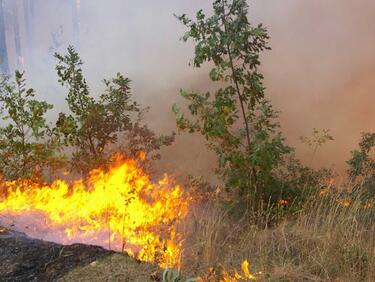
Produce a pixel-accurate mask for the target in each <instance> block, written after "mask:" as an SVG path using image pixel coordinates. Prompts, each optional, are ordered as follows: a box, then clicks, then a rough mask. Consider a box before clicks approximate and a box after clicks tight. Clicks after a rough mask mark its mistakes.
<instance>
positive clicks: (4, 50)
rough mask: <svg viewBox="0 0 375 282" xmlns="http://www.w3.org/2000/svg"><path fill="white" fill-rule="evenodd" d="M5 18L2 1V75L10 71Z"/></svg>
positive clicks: (0, 52)
mask: <svg viewBox="0 0 375 282" xmlns="http://www.w3.org/2000/svg"><path fill="white" fill-rule="evenodd" d="M4 18H5V17H4V9H3V0H0V74H2V73H4V74H7V73H8V71H9V65H8V50H7V46H6V35H5V20H4Z"/></svg>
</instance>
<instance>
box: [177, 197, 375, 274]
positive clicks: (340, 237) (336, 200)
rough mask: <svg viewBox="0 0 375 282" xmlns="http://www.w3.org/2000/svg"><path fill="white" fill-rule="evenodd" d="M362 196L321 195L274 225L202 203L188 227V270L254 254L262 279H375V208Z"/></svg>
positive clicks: (202, 270) (253, 266)
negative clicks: (234, 218)
mask: <svg viewBox="0 0 375 282" xmlns="http://www.w3.org/2000/svg"><path fill="white" fill-rule="evenodd" d="M360 196H361V195H357V197H355V198H354V199H351V200H349V199H345V198H342V196H340V195H339V194H335V195H329V194H328V195H324V196H322V197H316V198H315V199H312V200H311V201H309V202H308V203H307V204H306V205H305V206H304V207H303V209H301V210H300V211H299V212H298V213H296V214H295V215H291V216H289V217H287V218H285V219H284V220H283V221H281V222H280V223H279V224H277V225H274V226H272V227H270V226H268V225H267V224H265V225H264V224H262V225H261V226H263V227H259V226H260V225H259V224H253V223H252V222H251V221H248V220H245V219H242V220H239V221H235V223H233V222H234V221H233V219H232V218H231V216H230V215H229V214H228V212H226V211H223V209H222V207H221V206H220V205H218V204H216V203H215V202H205V203H203V204H199V205H196V206H195V207H193V208H192V210H191V213H190V218H189V219H188V220H187V221H186V223H185V225H184V226H183V231H184V233H185V238H186V240H185V248H184V253H183V258H182V264H183V267H182V271H183V273H184V275H186V276H187V277H192V276H197V275H203V274H204V273H205V272H206V271H207V269H208V268H209V267H214V268H215V267H216V268H219V267H221V266H223V267H225V268H226V269H233V268H234V267H237V268H238V266H239V265H240V264H241V262H242V261H243V260H244V259H248V260H249V261H250V264H251V271H252V272H253V273H257V272H262V274H258V279H259V280H260V281H375V225H374V220H375V212H374V208H373V207H371V205H366V206H364V204H363V201H361V199H360V198H361V197H360Z"/></svg>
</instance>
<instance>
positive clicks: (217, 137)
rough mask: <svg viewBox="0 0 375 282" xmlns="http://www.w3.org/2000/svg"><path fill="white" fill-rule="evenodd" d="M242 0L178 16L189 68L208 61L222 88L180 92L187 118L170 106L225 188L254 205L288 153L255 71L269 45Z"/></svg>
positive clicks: (220, 2)
mask: <svg viewBox="0 0 375 282" xmlns="http://www.w3.org/2000/svg"><path fill="white" fill-rule="evenodd" d="M247 15H248V5H247V3H246V1H245V0H216V1H214V3H213V15H212V16H210V17H208V16H206V15H205V13H204V12H203V11H202V10H200V11H198V13H197V14H196V20H195V21H193V20H191V19H189V18H188V17H187V16H186V15H182V16H178V19H179V20H180V21H181V22H182V23H183V24H184V25H185V26H186V27H187V29H188V31H187V32H186V33H185V35H184V36H183V40H184V41H187V40H188V39H192V40H193V41H194V42H195V44H196V45H195V56H194V60H193V61H194V66H195V67H197V68H199V67H201V65H202V64H204V63H206V62H209V63H210V66H212V68H211V71H210V73H209V77H210V79H211V80H212V81H213V82H217V84H218V85H219V86H220V87H221V88H219V89H218V90H216V91H215V92H214V93H210V92H207V93H198V92H186V91H181V95H182V96H183V97H184V98H186V99H187V100H188V101H189V107H188V108H189V111H190V114H191V115H190V118H189V117H186V116H185V115H184V114H183V113H182V112H181V110H180V109H179V108H178V107H177V106H174V107H173V111H174V112H175V114H176V118H177V124H178V127H179V128H180V129H182V130H188V131H189V132H196V131H197V132H200V133H201V134H202V135H203V136H204V137H205V138H206V140H207V143H208V147H209V149H211V150H213V151H214V152H215V153H216V154H217V157H218V173H219V175H220V176H222V178H223V179H224V180H225V184H226V187H227V188H228V189H235V190H236V191H237V192H239V195H240V197H241V198H244V197H245V198H246V199H247V200H249V198H251V199H252V200H253V201H254V203H260V202H261V200H263V199H264V200H267V198H268V197H269V194H268V193H267V191H266V189H267V187H268V186H269V183H270V181H272V171H273V169H274V168H275V167H276V166H277V165H278V164H279V162H280V161H281V159H282V156H283V155H284V154H285V153H287V152H289V150H290V149H289V148H288V147H286V146H284V144H283V138H282V136H281V134H280V133H278V132H276V130H277V128H278V124H277V123H276V122H274V121H273V120H274V119H275V118H276V117H277V112H275V111H274V110H273V109H272V106H271V104H270V102H269V101H267V100H266V99H265V97H264V86H263V83H262V80H263V76H262V74H261V73H260V72H259V66H260V60H259V54H260V52H261V51H263V50H266V49H269V47H268V43H267V41H268V39H269V36H268V34H267V30H266V29H265V28H264V27H263V26H262V25H261V24H260V25H258V26H253V25H251V24H250V23H249V21H248V18H247Z"/></svg>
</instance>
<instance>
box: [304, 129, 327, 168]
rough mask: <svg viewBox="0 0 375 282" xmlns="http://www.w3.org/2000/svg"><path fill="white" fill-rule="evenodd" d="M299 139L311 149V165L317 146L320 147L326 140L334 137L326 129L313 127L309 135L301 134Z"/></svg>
mask: <svg viewBox="0 0 375 282" xmlns="http://www.w3.org/2000/svg"><path fill="white" fill-rule="evenodd" d="M300 140H301V142H302V143H304V144H307V145H308V146H309V147H311V148H312V150H313V152H312V155H311V160H310V166H311V165H312V162H313V160H314V157H315V154H316V152H317V150H318V148H320V147H322V146H323V145H324V144H325V143H327V142H328V141H332V140H334V139H333V137H332V135H331V134H330V131H329V130H328V129H322V130H318V129H316V128H314V129H313V131H312V133H311V136H309V137H307V136H301V137H300Z"/></svg>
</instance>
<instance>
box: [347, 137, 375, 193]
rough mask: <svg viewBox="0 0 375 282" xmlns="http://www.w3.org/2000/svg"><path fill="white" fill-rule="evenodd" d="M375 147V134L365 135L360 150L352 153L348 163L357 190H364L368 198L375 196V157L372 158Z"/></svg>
mask: <svg viewBox="0 0 375 282" xmlns="http://www.w3.org/2000/svg"><path fill="white" fill-rule="evenodd" d="M374 147H375V133H363V134H362V138H361V141H360V142H359V150H358V149H357V150H354V151H352V152H351V154H352V157H351V159H350V160H349V161H347V163H348V165H349V166H350V167H349V170H348V174H349V176H350V178H351V180H352V181H353V182H354V183H355V186H356V188H357V189H364V190H365V191H366V193H365V195H366V197H374V196H375V157H374V156H371V153H373V149H374Z"/></svg>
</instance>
